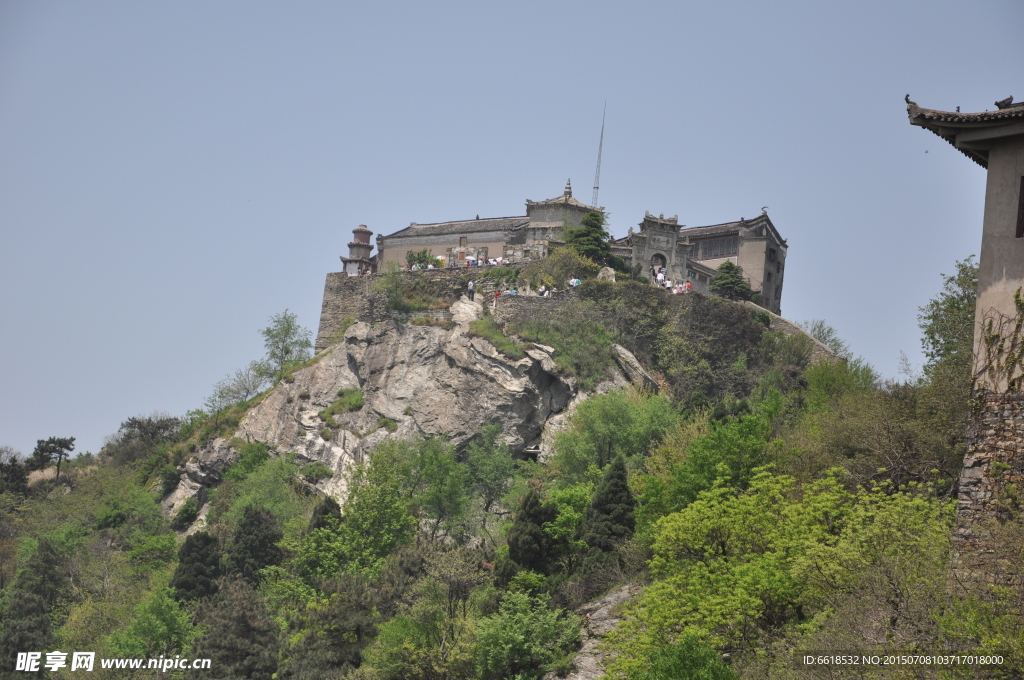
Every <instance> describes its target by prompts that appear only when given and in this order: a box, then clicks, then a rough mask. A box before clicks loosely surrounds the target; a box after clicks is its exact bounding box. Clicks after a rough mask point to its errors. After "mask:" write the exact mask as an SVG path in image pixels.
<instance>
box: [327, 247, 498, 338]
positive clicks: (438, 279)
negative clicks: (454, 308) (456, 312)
mask: <svg viewBox="0 0 1024 680" xmlns="http://www.w3.org/2000/svg"><path fill="white" fill-rule="evenodd" d="M495 268H496V267H495V266H494V265H485V266H480V267H446V268H444V269H425V270H421V271H418V272H400V275H401V276H404V277H408V278H410V279H413V278H415V277H422V278H424V279H427V280H428V281H430V283H431V284H432V287H433V288H434V289H435V290H436V292H437V294H438V296H439V297H441V298H443V299H448V300H450V301H451V302H454V301H455V300H457V299H458V298H459V296H460V295H462V294H463V293H464V292H465V291H466V282H468V281H470V280H472V281H473V283H474V284H475V286H476V291H477V296H478V299H479V296H487V299H488V301H490V300H491V299H492V298H491V296H493V294H494V291H495V289H496V288H499V287H501V288H504V284H503V282H500V281H496V280H495V279H494V278H491V277H489V276H488V275H487V274H488V272H489V271H491V270H492V269H495ZM384 276H385V274H370V275H365V276H349V275H348V274H346V273H344V272H332V273H330V274H328V275H327V280H326V282H325V283H324V297H323V303H322V305H321V307H320V327H319V329H318V331H317V334H316V351H317V352H322V351H323V350H325V349H327V348H328V347H330V345H331V337H332V336H333V335H334V334H335V333H336V332H337V331H338V329H340V328H341V327H342V323H343V322H344V321H345V320H346V319H353V320H355V321H365V322H367V323H379V322H381V321H385V320H387V319H394V320H396V321H407V320H409V319H413V318H418V317H427V318H432V319H435V320H437V321H450V320H451V313H450V312H449V311H448V310H447V309H443V310H420V311H414V312H396V311H395V310H389V309H388V308H387V296H386V295H385V294H384V293H383V292H380V291H374V290H373V288H374V284H375V283H376V282H377V281H380V280H381V279H382V278H383V277H384ZM510 297H515V296H510Z"/></svg>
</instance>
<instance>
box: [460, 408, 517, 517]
mask: <svg viewBox="0 0 1024 680" xmlns="http://www.w3.org/2000/svg"><path fill="white" fill-rule="evenodd" d="M500 437H501V425H499V424H498V423H491V424H490V425H486V426H484V428H483V429H482V430H481V431H480V435H479V436H478V437H477V438H475V439H473V440H472V441H471V442H470V443H469V446H467V447H466V464H467V465H468V467H469V481H470V483H471V484H472V485H473V492H474V493H475V494H476V495H477V496H479V498H480V501H481V502H482V503H483V507H484V511H485V512H490V511H491V507H492V506H493V505H494V504H495V503H496V502H497V501H499V500H500V499H501V497H502V496H504V495H505V492H507V491H508V487H509V484H510V483H511V479H512V475H513V473H514V472H515V461H514V460H513V459H512V452H511V451H509V448H508V444H506V443H505V442H503V441H499V439H500Z"/></svg>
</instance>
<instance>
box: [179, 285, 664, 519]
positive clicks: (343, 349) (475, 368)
mask: <svg viewBox="0 0 1024 680" xmlns="http://www.w3.org/2000/svg"><path fill="white" fill-rule="evenodd" d="M451 313H452V318H453V320H454V321H455V323H456V326H455V328H452V329H447V328H442V327H438V326H413V325H405V324H401V323H397V322H395V321H385V322H382V323H378V324H372V325H371V324H368V323H356V324H354V325H353V326H351V327H350V328H349V329H348V331H346V333H345V335H344V339H343V340H342V341H341V342H340V343H338V344H336V345H334V346H333V347H330V348H328V349H327V350H325V351H323V352H321V353H320V354H319V355H318V357H319V360H318V361H317V362H316V363H314V364H312V365H311V366H308V367H306V368H304V369H302V370H299V371H296V372H295V373H294V375H293V376H292V379H291V381H290V382H287V381H285V382H281V383H280V384H279V385H278V386H277V387H276V388H275V389H274V390H273V391H272V392H271V393H270V394H268V395H267V396H266V397H265V398H264V399H263V401H261V402H260V403H259V404H258V405H256V406H254V407H253V408H252V409H251V410H250V411H249V413H248V414H247V415H246V416H245V418H244V419H243V420H242V421H241V423H239V427H238V431H237V432H236V433H235V435H234V437H236V438H239V439H243V440H245V441H260V442H264V443H266V444H268V445H269V446H270V447H272V448H273V449H275V450H277V451H278V452H292V453H295V454H296V455H297V457H298V460H299V462H313V461H319V462H320V463H323V464H324V465H326V466H327V467H328V468H329V469H331V470H332V471H333V472H334V476H333V477H330V478H327V479H323V480H321V481H320V482H319V483H318V484H317V490H318V491H320V492H322V493H325V494H330V495H332V496H334V497H336V498H338V499H340V498H342V497H343V495H344V491H345V487H344V485H345V475H344V472H345V470H346V468H347V466H348V465H349V464H350V463H351V462H353V461H361V460H362V458H363V456H364V455H365V454H366V452H367V451H369V450H370V449H372V448H373V447H374V446H376V445H377V444H379V443H380V442H381V441H383V440H385V439H411V438H413V437H416V436H432V435H443V436H445V437H447V438H448V439H449V440H450V441H451V442H452V443H453V444H454V445H455V446H457V447H459V446H463V445H465V444H466V443H467V442H468V441H469V440H470V439H471V438H472V437H473V436H474V435H475V434H476V433H477V432H479V431H480V429H481V428H482V427H483V426H484V425H487V424H489V423H498V424H500V425H501V428H502V432H503V433H504V437H505V441H506V442H507V443H508V445H509V447H510V448H511V450H512V451H513V453H517V454H521V453H522V452H523V451H525V450H526V449H530V451H531V452H535V451H537V450H538V449H541V450H543V449H544V448H545V444H544V443H542V441H543V442H547V448H550V441H551V438H552V436H553V434H552V433H553V432H555V431H557V430H558V429H559V428H561V427H564V421H565V417H566V415H567V414H568V413H569V412H571V408H570V407H571V406H572V405H574V404H575V403H578V402H579V401H581V400H582V399H584V398H585V397H586V394H583V393H581V394H577V390H576V382H575V379H574V378H571V377H565V376H561V375H559V373H558V369H557V367H556V366H555V363H554V361H553V359H552V355H553V353H554V350H553V349H552V348H550V347H544V346H539V345H538V346H535V347H531V348H530V349H528V350H526V354H527V356H526V357H524V358H522V359H519V360H513V359H509V358H507V357H505V356H503V355H502V354H501V353H499V352H498V351H497V350H496V349H495V348H494V346H493V345H491V344H490V343H489V342H487V341H486V340H484V339H482V338H479V337H475V336H472V335H470V334H469V324H470V323H472V322H473V321H475V320H477V319H479V318H480V316H481V315H482V313H483V307H482V306H481V304H480V302H471V301H470V300H468V299H467V298H465V297H463V298H462V299H461V300H459V301H457V302H455V304H453V305H452V308H451ZM622 352H625V355H623V356H624V358H623V359H620V363H622V364H623V365H629V366H631V367H632V366H634V365H635V367H636V368H635V369H631V370H632V371H633V372H636V370H638V371H639V372H642V373H643V375H644V376H646V372H643V368H642V367H640V364H639V362H637V360H636V358H635V357H633V355H632V354H629V353H628V352H627V351H626V350H624V349H623V350H622ZM627 355H628V356H627ZM627 374H628V373H627V372H619V371H613V372H612V373H610V374H609V378H608V380H606V381H604V382H603V383H602V384H601V385H599V386H598V388H597V389H596V390H595V392H597V393H600V392H606V391H608V390H609V389H613V388H615V387H621V386H625V385H627V384H628V383H629V378H627V377H626V376H627ZM647 380H650V376H647ZM651 382H653V381H651ZM343 389H344V390H355V389H358V390H361V391H362V393H363V407H362V408H361V409H359V410H358V411H355V412H351V413H342V414H337V415H334V416H333V418H334V420H335V422H336V423H337V425H338V426H337V427H334V428H331V429H330V430H327V429H325V428H327V423H325V422H324V420H322V419H321V418H320V416H319V413H320V412H321V411H323V410H324V409H327V408H328V407H330V406H331V404H332V403H333V402H334V401H335V400H336V399H337V398H338V391H339V390H343ZM389 427H390V428H391V429H393V431H391V430H389ZM325 435H327V438H326V439H325ZM232 456H235V457H232ZM236 457H237V454H235V453H234V451H233V450H232V449H231V447H230V446H229V445H228V444H227V443H226V442H224V441H223V440H217V441H215V442H214V443H213V444H211V445H210V446H209V447H207V448H205V449H203V450H201V451H200V452H198V453H197V454H196V455H195V456H194V457H193V458H192V459H191V460H190V461H188V463H187V464H186V465H185V471H184V474H183V475H182V478H181V481H180V482H179V485H178V488H177V489H176V490H175V491H174V492H173V493H172V494H171V495H170V496H168V498H167V499H166V500H165V501H164V508H165V511H166V512H167V513H168V514H169V515H171V514H173V513H175V512H177V509H178V508H179V507H180V506H181V504H182V503H184V502H185V500H187V499H188V498H191V497H195V498H197V500H198V501H199V502H200V505H202V502H203V501H204V500H205V492H206V488H207V487H208V486H211V485H213V484H216V483H218V482H219V481H220V473H221V472H222V471H223V469H224V468H225V467H226V466H227V465H229V464H230V463H231V462H234V460H235V459H236Z"/></svg>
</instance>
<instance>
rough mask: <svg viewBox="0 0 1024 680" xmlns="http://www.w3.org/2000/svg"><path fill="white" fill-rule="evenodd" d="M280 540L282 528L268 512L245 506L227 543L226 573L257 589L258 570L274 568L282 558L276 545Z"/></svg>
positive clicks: (264, 509)
mask: <svg viewBox="0 0 1024 680" xmlns="http://www.w3.org/2000/svg"><path fill="white" fill-rule="evenodd" d="M282 536H283V534H282V532H281V528H280V527H279V526H278V525H277V522H276V521H275V520H274V517H273V515H271V514H270V511H269V510H267V509H266V508H261V507H257V506H255V505H249V506H246V508H245V509H244V510H243V511H242V520H241V521H240V522H239V523H238V528H237V529H235V535H234V536H233V537H232V538H231V541H230V542H229V543H228V547H227V551H226V553H227V554H226V555H225V563H226V567H227V573H228V574H237V575H239V576H241V577H242V578H244V579H245V580H246V581H248V582H249V583H251V584H252V585H253V586H257V585H259V582H260V570H261V569H263V567H267V566H270V565H272V564H277V562H278V560H280V558H281V551H280V550H279V549H278V547H277V542H278V541H280V540H281V537H282Z"/></svg>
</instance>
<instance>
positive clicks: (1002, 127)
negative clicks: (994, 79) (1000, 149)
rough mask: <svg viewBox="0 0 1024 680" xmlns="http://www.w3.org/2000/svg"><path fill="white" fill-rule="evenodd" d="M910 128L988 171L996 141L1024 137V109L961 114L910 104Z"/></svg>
mask: <svg viewBox="0 0 1024 680" xmlns="http://www.w3.org/2000/svg"><path fill="white" fill-rule="evenodd" d="M907 117H908V118H909V119H910V124H911V125H917V126H918V127H923V128H925V129H926V130H931V131H932V132H933V133H935V134H936V135H937V136H939V137H941V138H942V139H944V140H946V141H947V142H949V143H950V144H951V145H952V146H953V148H955V149H956V150H957V151H959V152H960V153H962V154H963V155H965V156H967V157H968V158H970V159H971V160H972V161H974V162H975V163H977V164H978V165H980V166H981V167H983V168H986V169H987V168H988V151H989V148H990V147H991V145H992V142H993V140H996V139H1000V138H1003V137H1010V136H1015V135H1019V134H1024V106H1020V105H1016V106H1012V107H1010V108H1005V109H998V110H996V111H983V112H980V113H960V112H959V111H955V112H954V111H939V110H936V109H924V108H921V107H920V106H918V105H917V104H916V103H914V102H912V101H910V100H909V99H908V100H907Z"/></svg>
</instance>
